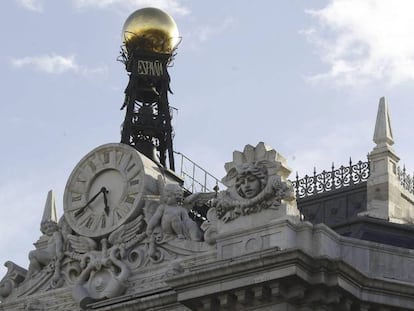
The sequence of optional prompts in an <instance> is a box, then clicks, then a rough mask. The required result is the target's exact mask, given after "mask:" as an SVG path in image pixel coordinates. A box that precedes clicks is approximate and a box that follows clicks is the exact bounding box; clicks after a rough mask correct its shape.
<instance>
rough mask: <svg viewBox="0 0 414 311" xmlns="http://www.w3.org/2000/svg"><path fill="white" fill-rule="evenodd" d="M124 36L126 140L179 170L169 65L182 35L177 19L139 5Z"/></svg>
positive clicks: (122, 135) (128, 22)
mask: <svg viewBox="0 0 414 311" xmlns="http://www.w3.org/2000/svg"><path fill="white" fill-rule="evenodd" d="M123 36H124V45H123V46H122V50H121V57H120V60H121V61H122V62H123V63H124V64H125V67H126V70H127V72H128V73H129V82H128V85H127V87H126V89H125V101H124V104H123V106H122V108H121V109H124V108H126V113H125V119H124V123H123V126H122V134H121V142H122V143H125V144H129V145H131V146H133V147H134V148H136V149H137V150H138V151H139V152H141V153H143V154H144V155H146V156H147V157H149V158H150V159H152V160H153V161H154V162H158V163H160V164H161V165H163V166H164V167H166V168H169V169H171V170H173V171H174V170H175V166H174V151H173V128H172V125H171V118H172V117H171V111H170V106H169V102H168V93H169V92H171V90H170V76H169V73H168V70H167V69H168V66H169V64H170V63H171V61H172V59H173V57H174V55H175V54H174V51H175V48H176V45H177V43H178V41H179V40H177V38H178V30H177V29H176V25H175V22H174V20H173V19H172V18H171V17H170V16H169V15H168V14H166V13H164V12H163V11H161V10H158V9H154V8H147V9H142V10H138V11H136V12H134V13H133V14H132V15H131V16H130V17H129V18H128V19H127V21H126V22H125V25H124V30H123ZM167 161H168V165H167Z"/></svg>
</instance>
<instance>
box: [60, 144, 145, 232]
mask: <svg viewBox="0 0 414 311" xmlns="http://www.w3.org/2000/svg"><path fill="white" fill-rule="evenodd" d="M141 157H142V155H140V154H139V153H138V152H137V151H136V150H135V149H134V148H132V147H130V146H128V145H125V144H118V143H113V144H106V145H103V146H100V147H98V148H96V149H95V150H93V151H91V152H90V153H89V154H87V155H86V156H85V157H84V158H83V159H82V160H81V161H80V162H79V163H78V165H77V166H76V167H75V169H74V170H73V172H72V174H71V176H70V177H69V180H68V182H67V184H66V188H65V194H64V212H65V218H66V220H67V222H68V223H69V225H70V226H71V227H72V229H73V230H75V231H76V232H77V233H78V234H81V235H84V236H88V237H99V236H103V235H105V234H108V233H110V232H112V231H113V230H114V229H116V228H117V227H119V226H120V225H122V224H123V223H124V222H125V221H127V220H128V219H130V218H131V217H133V216H134V215H136V214H137V213H138V212H139V210H140V209H141V208H142V203H143V191H144V183H145V171H144V167H143V163H142V160H141Z"/></svg>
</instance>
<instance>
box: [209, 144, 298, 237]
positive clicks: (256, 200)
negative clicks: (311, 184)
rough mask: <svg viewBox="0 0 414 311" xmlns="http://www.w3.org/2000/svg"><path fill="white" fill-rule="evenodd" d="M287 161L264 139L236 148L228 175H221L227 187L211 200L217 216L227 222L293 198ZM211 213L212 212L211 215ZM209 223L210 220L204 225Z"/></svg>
mask: <svg viewBox="0 0 414 311" xmlns="http://www.w3.org/2000/svg"><path fill="white" fill-rule="evenodd" d="M285 162H286V161H285V159H284V158H283V157H282V156H281V155H280V154H279V153H277V152H276V151H275V150H273V149H271V148H269V147H268V146H266V145H265V144H264V143H262V142H261V143H259V144H258V145H257V146H256V147H253V146H250V145H247V146H246V147H245V148H244V150H243V152H240V151H235V152H234V153H233V161H232V162H229V163H226V165H225V169H226V171H227V175H226V176H225V177H224V178H223V179H222V182H223V184H225V185H226V186H227V187H228V189H227V190H225V191H222V192H220V193H218V196H217V198H216V199H213V200H211V206H212V208H213V209H214V210H213V211H215V214H216V216H217V219H219V220H221V221H223V222H228V221H231V220H232V219H235V218H237V217H239V216H244V215H248V214H252V213H258V212H260V211H261V210H263V209H269V208H275V209H277V207H278V206H279V205H280V204H281V203H282V201H283V200H286V201H290V200H293V199H294V191H293V187H292V185H291V183H290V182H289V181H288V180H287V176H288V175H289V174H290V169H289V168H288V167H287V165H286V163H285ZM211 215H212V212H210V217H208V219H210V218H211V217H212V216H211ZM209 227H211V226H209V223H208V222H207V223H206V224H204V225H203V228H206V229H207V228H209ZM210 229H211V230H213V229H212V228H210ZM207 231H208V229H207V230H206V233H210V232H207ZM206 240H207V239H206Z"/></svg>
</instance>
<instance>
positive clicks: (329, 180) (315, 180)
mask: <svg viewBox="0 0 414 311" xmlns="http://www.w3.org/2000/svg"><path fill="white" fill-rule="evenodd" d="M369 173H370V170H369V162H362V161H359V162H358V163H356V164H352V160H351V159H350V160H349V165H348V166H343V165H342V166H341V167H339V168H337V169H335V166H334V164H333V163H332V169H331V170H330V171H325V170H324V171H323V172H322V173H319V174H316V169H314V171H313V176H309V175H305V177H303V178H299V176H298V174H297V173H296V181H293V182H292V183H293V186H294V188H295V191H296V198H297V199H303V198H306V197H309V196H312V195H315V194H320V193H324V192H329V191H333V190H336V189H340V188H343V187H348V186H351V185H356V184H359V183H361V182H364V181H366V180H367V179H368V177H369Z"/></svg>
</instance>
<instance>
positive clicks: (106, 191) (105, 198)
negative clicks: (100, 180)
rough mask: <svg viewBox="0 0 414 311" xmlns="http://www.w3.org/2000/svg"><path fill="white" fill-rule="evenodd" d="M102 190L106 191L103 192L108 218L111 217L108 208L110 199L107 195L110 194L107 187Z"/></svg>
mask: <svg viewBox="0 0 414 311" xmlns="http://www.w3.org/2000/svg"><path fill="white" fill-rule="evenodd" d="M102 189H104V191H103V192H102V193H103V195H104V203H105V209H104V211H105V214H106V216H109V206H108V198H107V197H106V194H107V193H108V192H109V191H108V190H106V188H105V187H103V188H102Z"/></svg>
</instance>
